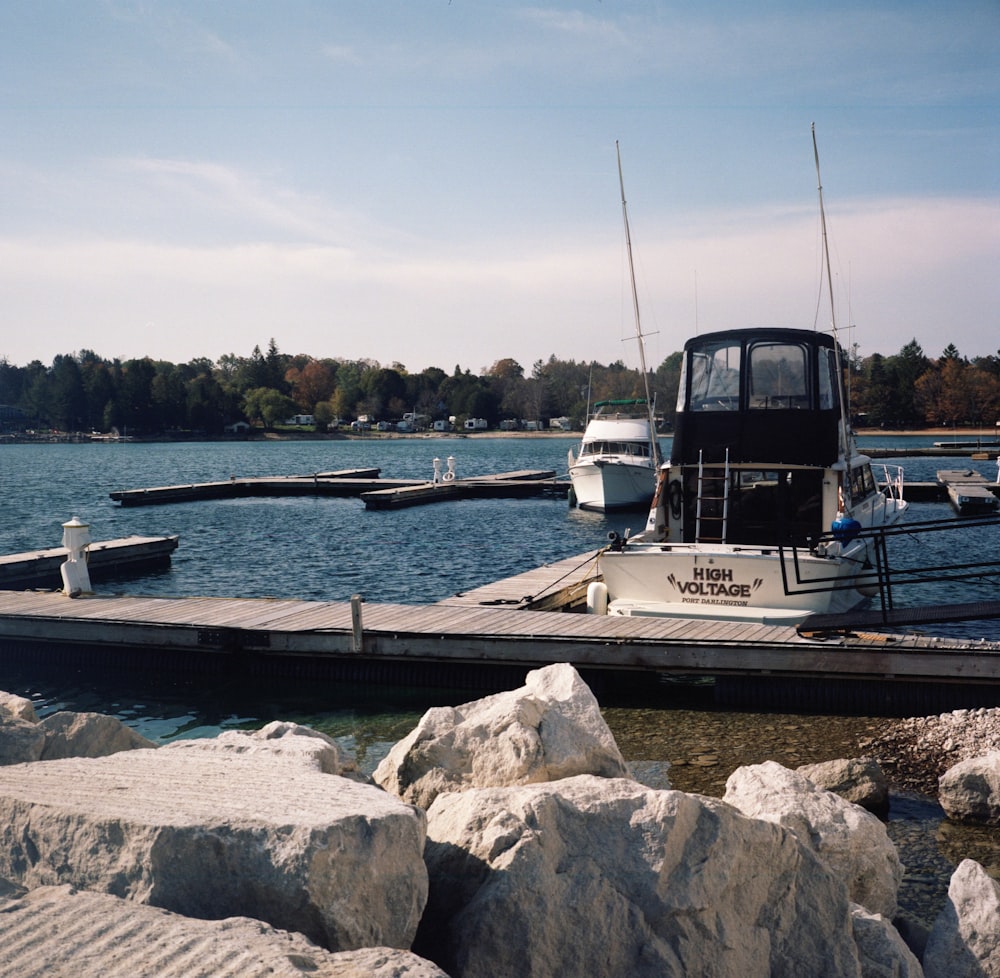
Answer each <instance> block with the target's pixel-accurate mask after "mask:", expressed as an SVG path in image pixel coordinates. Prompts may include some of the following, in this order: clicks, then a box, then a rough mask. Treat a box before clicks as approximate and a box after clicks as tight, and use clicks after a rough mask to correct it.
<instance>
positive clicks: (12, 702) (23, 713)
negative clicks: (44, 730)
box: [0, 689, 38, 723]
mask: <svg viewBox="0 0 1000 978" xmlns="http://www.w3.org/2000/svg"><path fill="white" fill-rule="evenodd" d="M5 715H6V716H11V717H17V718H18V719H19V720H27V721H28V723H38V715H37V714H36V713H35V705H34V703H32V702H31V700H29V699H27V698H26V697H24V696H18V695H17V693H7V692H4V691H3V690H2V689H0V717H3V716H5Z"/></svg>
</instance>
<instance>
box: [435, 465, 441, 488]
mask: <svg viewBox="0 0 1000 978" xmlns="http://www.w3.org/2000/svg"><path fill="white" fill-rule="evenodd" d="M440 481H441V459H439V458H436V459H434V485H437V484H438V483H439V482H440Z"/></svg>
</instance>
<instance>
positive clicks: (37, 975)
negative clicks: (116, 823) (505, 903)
mask: <svg viewBox="0 0 1000 978" xmlns="http://www.w3.org/2000/svg"><path fill="white" fill-rule="evenodd" d="M0 947H3V949H4V954H3V963H2V965H0V972H2V973H3V974H4V975H17V976H18V978H52V976H53V975H72V976H73V978H193V976H199V975H201V976H209V975H211V976H212V978H303V976H305V975H308V976H311V978H400V976H406V978H448V976H447V975H445V973H444V972H443V971H441V970H440V968H438V967H436V966H435V965H433V964H431V963H430V962H429V961H424V960H423V959H421V958H418V957H417V956H416V955H415V954H411V953H410V952H409V951H402V950H396V949H393V948H384V947H382V948H365V949H362V950H357V951H344V952H340V953H333V952H331V951H327V950H324V949H323V948H320V947H317V946H316V945H315V944H313V943H312V942H311V941H309V940H308V939H307V938H305V937H303V936H302V935H301V934H295V933H290V932H288V931H283V930H277V929H275V928H274V927H271V926H269V925H268V924H263V923H261V922H260V921H257V920H251V919H249V918H247V917H230V918H228V919H226V920H210V921H209V920H193V919H191V918H190V917H182V916H179V915H178V914H174V913H170V912H169V911H166V910H159V909H156V908H154V907H148V906H143V905H140V904H136V903H131V902H129V901H125V900H121V899H119V898H118V897H113V896H110V895H108V894H106V893H92V892H82V891H78V890H74V889H73V888H72V887H69V886H59V887H41V888H40V889H37V890H32V891H31V892H29V893H28V894H26V895H23V896H21V897H20V898H19V899H15V900H12V901H10V902H8V903H7V904H6V905H5V906H4V912H3V913H0Z"/></svg>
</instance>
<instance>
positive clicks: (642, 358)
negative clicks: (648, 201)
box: [615, 139, 659, 457]
mask: <svg viewBox="0 0 1000 978" xmlns="http://www.w3.org/2000/svg"><path fill="white" fill-rule="evenodd" d="M615 153H616V154H617V156H618V186H619V187H620V188H621V194H622V218H623V220H624V222H625V247H626V249H627V250H628V272H629V279H630V280H631V282H632V309H633V311H634V313H635V336H636V339H637V340H638V342H639V366H640V367H641V368H642V383H643V387H644V389H645V391H646V412H647V413H648V415H649V437H650V440H651V442H652V445H653V453H654V457H656V456H657V455H658V454H659V451H658V449H659V442H658V441H657V439H656V419H655V418H654V416H653V401H652V398H651V397H650V393H649V372H648V371H647V369H646V347H645V344H644V342H643V334H642V323H641V320H640V318H639V293H638V291H637V289H636V285H635V262H634V261H633V260H632V233H631V231H630V230H629V226H628V204H626V202H625V178H624V177H623V176H622V151H621V147H620V146H619V145H618V140H617V139H616V140H615Z"/></svg>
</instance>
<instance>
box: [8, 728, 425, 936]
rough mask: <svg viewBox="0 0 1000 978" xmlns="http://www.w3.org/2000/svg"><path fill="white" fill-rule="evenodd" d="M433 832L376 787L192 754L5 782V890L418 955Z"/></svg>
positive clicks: (231, 755) (140, 754) (314, 770)
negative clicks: (112, 898) (139, 907)
mask: <svg viewBox="0 0 1000 978" xmlns="http://www.w3.org/2000/svg"><path fill="white" fill-rule="evenodd" d="M262 743H266V742H262ZM425 827H426V823H425V817H424V814H423V812H421V811H419V810H417V809H414V808H412V807H411V806H408V805H405V804H403V803H402V802H400V801H399V800H398V799H396V798H393V797H392V796H391V795H388V794H386V793H385V792H383V791H381V790H379V789H378V788H376V787H374V786H373V785H364V784H358V783H356V782H354V781H351V780H348V779H346V778H340V777H334V776H331V775H328V774H323V773H322V772H321V771H320V770H319V769H318V767H317V765H316V762H315V760H314V759H309V760H307V761H303V760H301V759H300V760H295V758H294V757H293V756H290V755H289V754H287V753H283V752H281V751H270V750H261V751H249V752H239V751H233V750H225V749H215V750H213V749H209V748H206V747H205V746H204V745H199V744H198V743H196V742H191V741H186V742H180V743H174V744H171V745H168V746H166V747H161V748H159V749H157V750H133V751H124V752H121V753H118V754H113V755H111V756H108V757H99V758H70V759H65V760H55V761H48V762H46V763H43V764H21V765H16V766H14V767H6V768H0V876H6V877H7V878H9V879H10V880H11V881H12V882H14V883H17V884H19V885H21V886H25V887H27V888H29V889H33V888H35V887H38V886H45V885H58V884H64V883H68V884H71V885H73V886H76V887H79V888H86V889H91V890H97V891H104V892H108V893H112V894H114V895H116V896H121V897H127V898H129V899H131V900H134V901H137V902H140V903H149V904H152V905H154V906H158V907H163V908H165V909H168V910H173V911H175V912H177V913H181V914H185V915H187V916H191V917H203V918H220V917H229V916H248V917H255V918H257V919H259V920H262V921H265V922H267V923H270V924H272V925H273V926H275V927H280V928H284V929H288V930H296V931H299V932H300V933H303V934H305V935H306V936H307V937H309V938H310V939H311V940H313V941H315V942H317V943H320V944H322V945H323V946H325V947H327V948H330V949H331V950H348V949H354V948H359V947H366V946H367V947H376V946H383V945H385V946H390V947H397V948H408V947H409V946H410V943H411V942H412V940H413V936H414V934H415V933H416V928H417V922H418V920H419V918H420V913H421V911H422V909H423V905H424V902H425V900H426V895H427V871H426V868H425V866H424V862H423V859H422V852H423V844H424V836H425Z"/></svg>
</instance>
